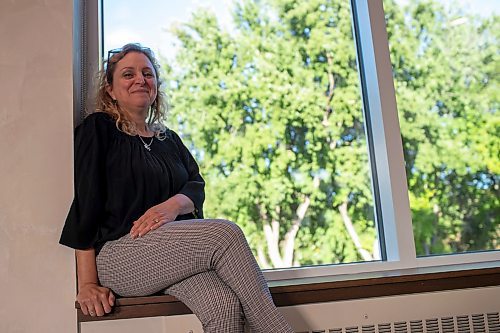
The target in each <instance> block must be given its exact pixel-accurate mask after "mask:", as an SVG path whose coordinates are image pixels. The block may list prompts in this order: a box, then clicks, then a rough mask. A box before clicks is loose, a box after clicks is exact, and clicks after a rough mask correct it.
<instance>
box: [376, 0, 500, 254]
mask: <svg viewBox="0 0 500 333" xmlns="http://www.w3.org/2000/svg"><path fill="white" fill-rule="evenodd" d="M494 3H496V5H495V4H494ZM461 4H462V6H456V4H455V3H452V2H451V1H446V0H441V1H437V0H434V1H408V2H407V4H405V5H400V4H398V2H397V1H389V0H385V1H384V7H385V12H386V17H387V24H388V35H389V45H390V50H391V60H392V65H393V68H394V84H395V88H396V97H397V104H398V111H399V119H400V123H401V134H402V137H403V144H404V156H405V162H406V164H405V166H406V175H407V178H408V187H409V193H410V206H411V211H412V220H413V232H414V239H415V246H416V252H417V255H419V256H428V255H434V254H443V253H459V252H466V251H481V250H495V249H499V248H500V242H499V239H500V224H499V222H500V210H499V209H500V204H499V198H500V197H499V194H500V192H499V187H498V186H499V180H500V178H499V175H500V161H499V156H500V150H499V147H500V137H499V115H498V107H499V96H500V95H499V93H498V89H499V87H500V86H499V83H500V76H499V74H500V72H499V63H500V55H499V43H500V39H499V37H500V33H499V28H500V16H498V15H499V14H500V4H499V3H498V2H495V1H474V4H472V2H470V6H467V1H462V3H461ZM472 5H473V6H472ZM486 5H489V8H488V10H485V8H484V7H485V6H486Z"/></svg>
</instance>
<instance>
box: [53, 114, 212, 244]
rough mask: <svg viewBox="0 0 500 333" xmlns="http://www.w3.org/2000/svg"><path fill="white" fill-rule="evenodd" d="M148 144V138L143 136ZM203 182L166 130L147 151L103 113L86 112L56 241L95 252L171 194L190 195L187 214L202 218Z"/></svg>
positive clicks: (78, 132)
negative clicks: (71, 192) (191, 209)
mask: <svg viewBox="0 0 500 333" xmlns="http://www.w3.org/2000/svg"><path fill="white" fill-rule="evenodd" d="M143 140H144V141H145V142H147V143H149V142H150V141H151V138H145V137H143ZM204 187H205V182H204V181H203V178H202V177H201V175H200V173H199V169H198V165H197V164H196V161H195V160H194V158H193V156H192V155H191V154H190V153H189V151H188V149H187V148H186V147H185V146H184V144H183V143H182V141H181V139H180V138H179V136H178V135H177V134H176V133H175V132H173V131H171V130H168V129H167V133H166V139H165V140H163V141H161V140H158V139H157V138H154V139H153V143H152V144H151V151H148V150H146V148H145V147H144V145H143V143H142V142H141V141H140V139H139V137H137V136H130V135H128V134H125V133H123V132H121V131H119V130H118V129H117V128H116V125H115V121H114V120H113V119H112V118H111V117H110V116H109V115H108V114H106V113H102V112H96V113H93V114H91V115H89V116H88V117H87V118H86V119H85V120H84V121H83V123H82V124H81V125H79V126H78V127H77V128H76V130H75V197H74V199H73V203H72V205H71V208H70V211H69V213H68V217H67V218H66V223H65V225H64V228H63V231H62V234H61V239H60V241H59V242H60V243H61V244H63V245H66V246H69V247H72V248H74V249H88V248H92V247H93V248H95V249H96V252H97V253H98V252H99V250H100V249H101V248H102V246H103V245H104V244H105V243H106V242H107V241H110V240H115V239H118V238H120V237H122V236H124V235H126V234H127V233H128V232H130V229H131V228H132V223H133V222H134V221H135V220H137V219H138V218H139V217H140V216H142V214H144V213H145V211H146V210H148V209H149V208H151V207H152V206H154V205H157V204H159V203H161V202H163V201H165V200H167V199H168V198H170V197H172V196H174V195H175V194H178V193H181V194H184V195H186V196H187V197H188V198H190V199H191V200H192V201H193V203H194V206H195V211H194V213H192V214H186V215H180V216H178V217H177V220H183V219H190V218H203V201H204V200H205V192H204Z"/></svg>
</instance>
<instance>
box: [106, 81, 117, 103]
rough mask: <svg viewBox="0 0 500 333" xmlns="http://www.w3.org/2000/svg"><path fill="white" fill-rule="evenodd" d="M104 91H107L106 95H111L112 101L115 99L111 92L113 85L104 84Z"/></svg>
mask: <svg viewBox="0 0 500 333" xmlns="http://www.w3.org/2000/svg"><path fill="white" fill-rule="evenodd" d="M106 91H107V92H108V95H109V96H111V98H112V99H113V101H116V98H115V94H113V86H110V85H109V84H106Z"/></svg>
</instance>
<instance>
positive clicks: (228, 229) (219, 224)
mask: <svg viewBox="0 0 500 333" xmlns="http://www.w3.org/2000/svg"><path fill="white" fill-rule="evenodd" d="M213 222H214V223H215V225H216V228H217V229H218V231H220V234H219V235H218V236H226V237H227V238H228V239H229V240H234V239H242V240H245V241H246V238H245V234H244V233H243V231H242V230H241V228H240V227H239V226H238V225H237V224H236V223H234V222H231V221H229V220H213Z"/></svg>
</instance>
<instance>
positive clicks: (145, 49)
mask: <svg viewBox="0 0 500 333" xmlns="http://www.w3.org/2000/svg"><path fill="white" fill-rule="evenodd" d="M127 45H129V46H132V45H133V46H134V47H126V48H125V50H126V51H142V52H145V53H147V54H153V51H151V49H150V48H149V47H142V46H141V45H139V44H127ZM123 51H124V49H123V48H122V47H119V48H116V49H112V50H109V51H108V61H107V62H108V63H109V59H111V58H113V56H115V55H116V54H118V53H121V52H123Z"/></svg>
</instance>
